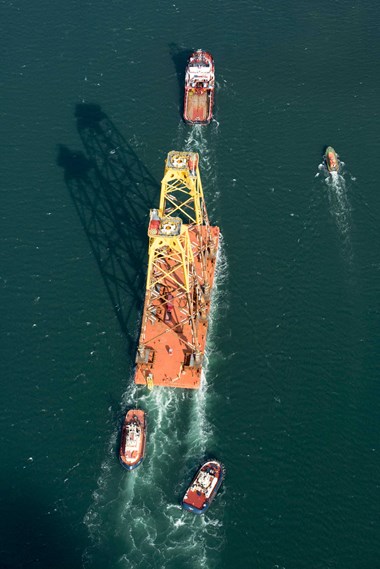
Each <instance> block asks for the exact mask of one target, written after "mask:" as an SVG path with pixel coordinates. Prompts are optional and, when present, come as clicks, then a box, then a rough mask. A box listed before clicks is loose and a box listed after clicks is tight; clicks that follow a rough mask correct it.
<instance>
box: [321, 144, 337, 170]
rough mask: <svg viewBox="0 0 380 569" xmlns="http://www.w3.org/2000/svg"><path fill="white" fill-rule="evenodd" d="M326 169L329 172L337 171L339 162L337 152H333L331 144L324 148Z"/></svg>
mask: <svg viewBox="0 0 380 569" xmlns="http://www.w3.org/2000/svg"><path fill="white" fill-rule="evenodd" d="M324 159H325V163H326V167H327V170H328V171H329V172H339V168H340V163H339V159H338V154H337V153H336V152H335V150H334V149H333V147H332V146H328V147H327V148H326V152H325V155H324Z"/></svg>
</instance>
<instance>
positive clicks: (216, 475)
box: [182, 460, 224, 514]
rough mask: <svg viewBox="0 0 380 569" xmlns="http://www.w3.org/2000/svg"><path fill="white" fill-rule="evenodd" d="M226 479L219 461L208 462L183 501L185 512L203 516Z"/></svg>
mask: <svg viewBox="0 0 380 569" xmlns="http://www.w3.org/2000/svg"><path fill="white" fill-rule="evenodd" d="M223 478H224V468H223V465H222V464H221V463H220V462H218V461H217V460H208V461H207V462H205V463H204V464H203V465H202V466H201V468H200V469H199V470H198V472H197V473H196V475H195V476H194V478H193V481H192V483H191V484H190V486H189V488H188V489H187V491H186V494H185V496H184V497H183V500H182V507H183V509H184V510H188V511H189V512H193V514H203V513H204V512H206V510H208V508H209V506H210V504H211V502H212V500H213V499H214V498H215V496H216V494H217V492H218V490H219V488H220V486H221V484H222V482H223Z"/></svg>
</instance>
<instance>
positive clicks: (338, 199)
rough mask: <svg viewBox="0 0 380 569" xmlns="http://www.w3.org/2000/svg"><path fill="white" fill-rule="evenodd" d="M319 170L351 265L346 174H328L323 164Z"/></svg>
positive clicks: (342, 163)
mask: <svg viewBox="0 0 380 569" xmlns="http://www.w3.org/2000/svg"><path fill="white" fill-rule="evenodd" d="M343 166H344V162H341V167H342V168H343ZM319 170H320V171H321V172H323V173H324V181H325V183H326V186H327V195H328V200H329V210H330V214H331V216H332V217H333V219H334V221H335V225H336V227H337V229H338V232H339V236H340V238H341V240H342V244H343V247H344V252H345V256H346V259H347V260H349V262H350V263H351V262H352V260H353V251H352V245H351V204H350V200H349V195H348V193H349V192H348V187H347V184H346V180H345V178H344V174H343V173H340V172H327V170H326V168H325V166H324V165H323V164H320V166H319Z"/></svg>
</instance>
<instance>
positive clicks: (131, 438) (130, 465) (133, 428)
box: [119, 409, 146, 470]
mask: <svg viewBox="0 0 380 569" xmlns="http://www.w3.org/2000/svg"><path fill="white" fill-rule="evenodd" d="M145 442H146V418H145V412H144V411H142V410H140V409H130V410H129V411H128V413H127V414H126V416H125V419H124V424H123V428H122V432H121V442H120V450H119V459H120V462H121V465H122V466H124V468H126V469H127V470H133V469H134V468H137V466H139V465H140V464H141V463H142V461H143V458H144V453H145Z"/></svg>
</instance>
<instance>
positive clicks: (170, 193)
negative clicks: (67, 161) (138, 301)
mask: <svg viewBox="0 0 380 569" xmlns="http://www.w3.org/2000/svg"><path fill="white" fill-rule="evenodd" d="M198 160H199V156H198V154H196V153H194V152H176V151H172V152H169V154H168V156H167V159H166V164H165V174H164V177H163V180H162V182H161V196H160V204H159V207H158V208H157V209H152V210H151V212H150V221H149V227H148V236H149V258H148V272H147V280H146V292H145V304H144V311H143V316H142V323H141V332H140V339H139V346H138V350H137V356H136V371H135V382H136V383H138V384H145V385H147V386H148V388H150V389H152V388H153V386H155V385H162V386H167V387H185V388H190V389H197V388H199V387H200V382H201V373H202V366H203V359H204V352H205V346H206V336H207V329H208V320H209V313H210V303H211V292H212V287H213V282H214V273H215V265H216V255H217V251H218V245H219V228H218V227H212V226H210V224H209V220H208V216H207V211H206V204H205V201H204V196H203V190H202V183H201V179H200V174H199V168H198Z"/></svg>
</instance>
